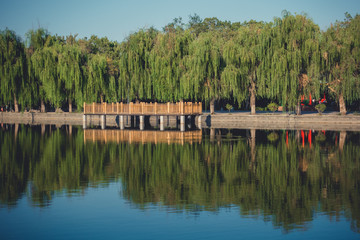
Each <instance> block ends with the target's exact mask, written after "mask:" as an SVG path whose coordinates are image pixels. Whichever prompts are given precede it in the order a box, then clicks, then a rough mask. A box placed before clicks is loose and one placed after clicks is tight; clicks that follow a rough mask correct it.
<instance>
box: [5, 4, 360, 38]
mask: <svg viewBox="0 0 360 240" xmlns="http://www.w3.org/2000/svg"><path fill="white" fill-rule="evenodd" d="M284 9H286V10H288V11H290V12H291V13H293V14H294V13H306V14H307V15H308V16H309V17H310V18H312V19H313V20H314V22H315V23H316V24H318V25H319V26H320V28H321V29H322V30H326V28H328V27H329V26H330V24H331V23H333V22H335V21H336V20H343V19H344V13H345V12H349V13H350V14H351V15H353V16H354V15H355V14H357V13H359V14H360V1H359V0H342V1H335V0H297V1H292V0H268V1H266V0H247V1H242V0H238V1H236V0H217V1H213V0H178V1H173V0H153V1H151V0H147V1H146V0H129V1H128V0H119V1H115V0H101V1H100V0H99V1H94V0H27V1H21V0H0V29H1V30H4V29H5V28H6V27H7V28H9V29H11V30H14V31H15V32H16V33H17V34H18V35H19V36H20V37H22V38H23V39H24V36H25V33H26V32H27V31H28V30H30V29H37V28H38V27H39V26H41V27H44V28H46V29H48V31H49V32H50V33H51V34H54V35H55V34H58V35H60V36H67V35H69V34H76V33H77V34H78V37H80V38H83V37H90V36H91V35H97V36H99V37H108V38H109V39H110V40H115V41H119V42H121V41H123V40H124V39H125V38H126V37H127V36H128V35H129V34H131V33H133V32H136V31H138V30H139V29H140V28H144V27H151V26H153V27H155V28H156V29H159V30H162V27H164V26H165V25H166V24H168V23H170V22H172V20H173V19H174V18H176V17H182V19H183V21H184V22H185V23H187V22H188V16H189V15H190V14H194V13H196V14H198V15H199V16H200V17H201V18H202V19H204V18H206V17H217V18H218V19H220V20H228V21H231V22H243V21H248V20H251V19H254V20H257V21H266V22H269V21H272V20H273V18H274V17H280V16H281V11H282V10H284Z"/></svg>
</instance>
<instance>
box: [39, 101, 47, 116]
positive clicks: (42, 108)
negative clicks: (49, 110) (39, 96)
mask: <svg viewBox="0 0 360 240" xmlns="http://www.w3.org/2000/svg"><path fill="white" fill-rule="evenodd" d="M40 104H41V106H40V112H42V113H44V112H46V109H45V103H44V100H41V103H40Z"/></svg>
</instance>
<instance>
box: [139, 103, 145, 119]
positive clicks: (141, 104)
mask: <svg viewBox="0 0 360 240" xmlns="http://www.w3.org/2000/svg"><path fill="white" fill-rule="evenodd" d="M140 107H141V114H144V102H141V103H140ZM140 121H141V120H140Z"/></svg>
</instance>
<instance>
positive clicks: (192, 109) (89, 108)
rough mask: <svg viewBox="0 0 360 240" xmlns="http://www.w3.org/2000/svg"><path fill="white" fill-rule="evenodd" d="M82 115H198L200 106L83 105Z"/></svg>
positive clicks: (173, 104) (143, 104)
mask: <svg viewBox="0 0 360 240" xmlns="http://www.w3.org/2000/svg"><path fill="white" fill-rule="evenodd" d="M84 114H113V115H199V114H202V104H201V102H199V103H192V102H177V103H156V102H155V103H145V102H140V103H132V102H131V103H122V102H120V103H105V102H104V103H90V104H88V103H84Z"/></svg>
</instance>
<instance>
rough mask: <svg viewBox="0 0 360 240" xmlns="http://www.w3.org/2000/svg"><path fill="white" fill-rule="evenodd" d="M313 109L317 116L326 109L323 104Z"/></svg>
mask: <svg viewBox="0 0 360 240" xmlns="http://www.w3.org/2000/svg"><path fill="white" fill-rule="evenodd" d="M315 109H316V110H317V111H318V112H319V114H321V113H323V112H324V111H325V109H326V105H325V104H318V105H316V106H315Z"/></svg>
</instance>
